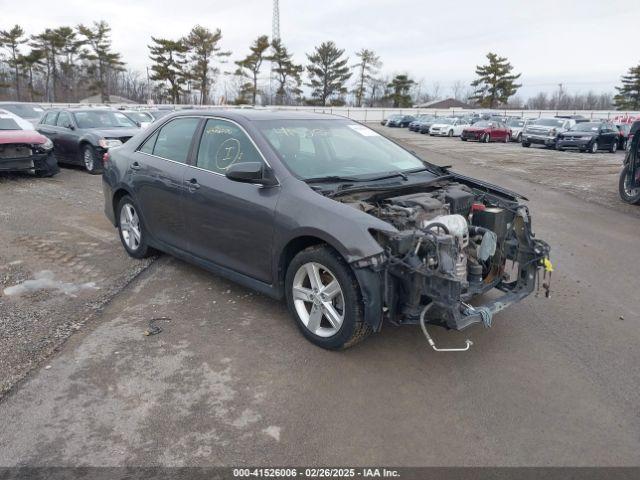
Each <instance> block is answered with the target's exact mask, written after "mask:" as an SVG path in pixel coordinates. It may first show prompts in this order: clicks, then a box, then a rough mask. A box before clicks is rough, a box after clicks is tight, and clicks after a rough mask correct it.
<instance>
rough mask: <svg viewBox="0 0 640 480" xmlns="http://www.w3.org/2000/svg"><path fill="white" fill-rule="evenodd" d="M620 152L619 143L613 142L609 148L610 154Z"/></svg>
mask: <svg viewBox="0 0 640 480" xmlns="http://www.w3.org/2000/svg"><path fill="white" fill-rule="evenodd" d="M617 151H618V141H617V140H616V141H615V142H611V146H610V147H609V153H616V152H617Z"/></svg>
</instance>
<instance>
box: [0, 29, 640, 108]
mask: <svg viewBox="0 0 640 480" xmlns="http://www.w3.org/2000/svg"><path fill="white" fill-rule="evenodd" d="M222 40H223V35H222V31H221V30H220V29H219V28H216V29H213V30H211V29H209V28H206V27H203V26H201V25H196V26H194V27H193V28H192V29H191V30H190V31H189V32H187V33H186V34H185V35H184V36H183V37H181V38H161V37H155V36H152V37H151V41H150V43H149V45H148V46H147V47H148V51H149V61H150V66H149V67H148V68H147V70H146V71H145V72H139V71H135V70H133V69H130V68H127V66H126V64H125V63H124V61H123V59H122V55H121V54H120V53H118V52H116V51H114V49H113V45H112V39H111V28H110V26H109V24H108V23H107V22H105V21H98V22H93V23H92V24H91V25H83V24H80V25H77V26H75V27H71V26H61V27H58V28H47V29H45V30H44V31H43V32H40V33H37V34H32V35H27V34H26V32H25V31H24V29H23V28H22V27H21V26H19V25H15V26H14V27H12V28H10V29H8V30H0V52H1V53H0V99H11V100H19V101H40V102H78V101H79V100H81V99H83V98H85V97H88V96H90V95H98V96H99V99H100V101H102V102H107V101H109V98H110V96H112V95H117V96H121V97H124V98H128V99H131V100H133V101H135V102H138V103H146V102H148V101H150V100H151V101H153V102H154V103H174V104H179V103H185V104H202V105H204V104H211V103H225V104H251V105H256V104H275V105H321V106H325V105H334V106H341V105H353V106H355V107H363V106H368V107H410V106H413V105H416V104H421V103H426V102H429V101H431V100H438V99H441V98H443V97H445V96H449V97H454V98H456V99H458V100H461V101H464V102H466V103H469V104H471V105H474V106H478V107H484V108H530V109H608V108H612V107H614V106H615V107H618V108H619V109H624V110H640V65H639V66H637V67H632V68H631V69H629V72H628V73H627V74H626V75H623V76H622V78H621V85H620V86H619V87H617V94H616V95H615V96H614V95H612V94H608V93H602V94H596V93H593V92H588V93H587V94H574V95H571V94H567V93H565V92H563V91H562V88H560V90H559V92H557V93H554V94H550V95H549V94H546V93H539V94H538V95H536V96H533V97H531V98H529V99H527V100H526V101H523V100H522V99H521V98H520V97H519V96H518V94H517V92H518V90H519V88H520V87H521V86H522V85H521V84H519V83H518V81H519V79H520V77H521V74H520V73H515V72H514V67H513V66H512V65H511V63H510V62H509V60H508V59H507V58H505V57H501V56H499V55H498V54H496V53H493V52H490V53H488V54H487V55H486V63H484V64H483V65H478V66H476V68H475V74H476V78H475V79H474V80H473V81H472V82H471V83H470V84H468V85H466V84H465V83H464V82H460V81H458V82H455V83H454V84H453V85H452V86H451V87H450V89H449V90H448V91H446V90H445V89H443V88H441V87H440V85H439V84H438V83H437V82H434V83H433V84H432V85H431V87H430V88H429V87H426V86H425V83H424V81H422V80H416V79H412V78H410V76H409V75H408V74H406V73H400V74H394V75H388V74H384V73H382V66H383V63H382V60H381V59H380V57H379V56H378V55H377V54H376V53H375V52H374V51H372V50H370V49H367V48H362V49H360V50H359V51H357V52H355V54H354V56H355V59H354V60H353V61H351V60H350V59H349V57H348V56H347V55H346V53H345V50H344V49H341V48H339V47H338V46H337V45H336V44H335V43H334V42H333V41H326V42H322V43H321V44H320V45H318V46H316V47H315V48H314V49H313V51H312V52H310V53H307V54H305V61H304V62H300V63H297V62H296V61H295V60H294V58H293V55H292V53H291V52H290V51H289V50H288V49H287V47H286V45H284V43H283V42H282V41H281V40H280V39H269V37H268V36H267V35H261V36H259V37H257V38H256V39H255V40H254V41H253V42H252V43H251V44H250V45H249V47H248V50H247V51H246V52H245V53H243V54H242V55H240V56H239V57H237V58H236V59H234V60H232V59H231V57H232V52H230V51H228V50H225V49H224V48H223V45H222ZM304 87H306V89H305V88H304Z"/></svg>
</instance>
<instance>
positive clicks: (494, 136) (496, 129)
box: [460, 120, 511, 143]
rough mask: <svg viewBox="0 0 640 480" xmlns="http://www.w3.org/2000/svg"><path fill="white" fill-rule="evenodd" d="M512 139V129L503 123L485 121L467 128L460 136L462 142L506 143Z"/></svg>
mask: <svg viewBox="0 0 640 480" xmlns="http://www.w3.org/2000/svg"><path fill="white" fill-rule="evenodd" d="M510 139H511V129H510V128H509V127H507V126H506V125H505V124H504V123H502V122H497V121H495V120H483V121H480V122H476V123H474V124H473V125H471V126H470V127H466V128H465V129H464V130H463V131H462V135H460V140H462V141H463V142H466V141H467V140H477V141H478V142H484V143H489V142H505V143H507V142H508V141H509V140H510Z"/></svg>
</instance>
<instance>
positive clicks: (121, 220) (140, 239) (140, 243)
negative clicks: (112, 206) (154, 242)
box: [116, 195, 156, 259]
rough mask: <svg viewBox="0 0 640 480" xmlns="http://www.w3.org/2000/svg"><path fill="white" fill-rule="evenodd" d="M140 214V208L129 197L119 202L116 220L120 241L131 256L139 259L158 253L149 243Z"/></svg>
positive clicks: (126, 196)
mask: <svg viewBox="0 0 640 480" xmlns="http://www.w3.org/2000/svg"><path fill="white" fill-rule="evenodd" d="M139 212H140V210H139V209H138V206H137V205H136V204H135V202H134V201H133V199H132V198H131V197H130V196H129V195H125V196H124V197H122V198H121V199H120V201H119V202H118V207H117V209H116V219H117V221H118V233H119V234H120V241H121V242H122V246H123V247H124V249H125V250H126V251H127V253H128V254H129V256H130V257H133V258H138V259H140V258H147V257H150V256H152V255H154V254H155V253H156V251H155V250H154V249H153V248H151V247H149V244H148V243H147V237H148V234H147V230H146V229H145V227H144V223H143V222H142V218H141V217H140V213H139Z"/></svg>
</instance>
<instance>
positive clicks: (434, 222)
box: [339, 182, 552, 330]
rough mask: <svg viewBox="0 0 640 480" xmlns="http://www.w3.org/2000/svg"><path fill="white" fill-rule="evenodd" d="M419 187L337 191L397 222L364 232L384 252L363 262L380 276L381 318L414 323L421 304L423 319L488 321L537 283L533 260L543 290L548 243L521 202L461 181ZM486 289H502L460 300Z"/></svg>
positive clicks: (459, 323) (461, 323)
mask: <svg viewBox="0 0 640 480" xmlns="http://www.w3.org/2000/svg"><path fill="white" fill-rule="evenodd" d="M420 190H421V191H415V190H414V191H411V192H409V193H407V192H406V191H404V192H401V194H398V192H397V191H395V192H394V191H386V192H363V193H358V194H351V195H349V194H347V195H345V196H344V197H342V198H340V199H339V201H341V202H343V203H346V204H348V205H350V206H352V207H354V208H358V209H360V210H362V211H363V212H366V213H368V214H370V215H373V216H375V217H378V218H380V219H382V220H384V221H385V222H388V223H389V224H391V225H393V226H394V227H395V228H396V229H397V232H394V233H390V232H377V231H376V232H372V233H373V234H374V235H375V236H376V240H377V241H378V242H379V243H380V245H382V246H383V248H384V250H385V253H384V255H383V256H382V257H381V258H377V259H371V260H370V262H369V268H373V269H375V270H376V271H377V272H379V273H380V275H381V276H382V277H383V281H382V282H381V283H382V285H383V287H382V288H383V292H381V293H382V298H383V311H384V312H385V316H386V318H387V319H388V320H390V321H392V322H394V323H398V324H406V323H417V322H418V321H420V319H421V315H422V317H424V316H425V314H426V313H427V310H428V316H427V318H426V321H427V323H432V324H436V325H441V326H444V327H446V328H451V329H456V330H462V329H464V328H466V327H467V326H469V325H472V324H475V323H483V324H484V325H485V326H491V319H492V315H493V313H495V312H497V311H500V310H502V309H503V308H505V307H506V306H508V305H509V304H511V303H514V302H516V301H519V300H521V299H522V298H524V297H525V296H527V295H529V294H530V293H531V292H532V291H533V290H534V288H535V284H536V280H537V281H538V285H539V278H538V277H539V270H540V269H541V268H542V269H543V270H544V271H545V283H544V288H545V289H546V291H547V295H548V283H546V272H547V271H549V275H550V271H551V270H552V267H551V264H550V262H549V260H548V254H549V246H548V245H547V244H546V243H545V242H543V241H540V240H537V239H535V238H534V235H533V233H532V231H531V218H530V215H529V211H528V208H527V207H526V206H525V205H523V204H521V203H520V202H518V201H517V200H512V199H508V198H504V197H503V196H500V195H498V194H495V193H491V192H488V191H486V190H480V189H475V188H472V187H471V186H468V185H466V184H464V183H452V182H440V183H439V184H436V185H433V186H428V187H423V188H421V189H420ZM508 267H511V268H508ZM545 267H546V270H545ZM492 289H497V290H500V291H501V292H502V293H503V294H502V295H501V296H500V297H499V298H497V299H494V300H490V301H489V302H488V303H485V304H484V305H481V306H478V307H472V306H471V305H469V304H468V303H467V302H468V301H469V300H471V299H472V298H473V297H475V296H478V295H481V294H483V293H486V292H489V291H490V290H492ZM422 321H423V322H424V318H423V319H422Z"/></svg>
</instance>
